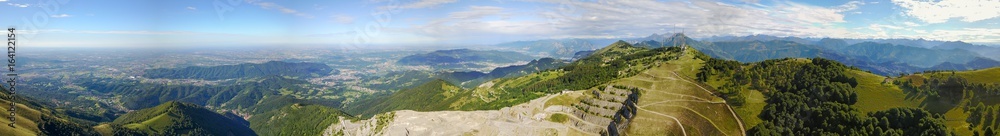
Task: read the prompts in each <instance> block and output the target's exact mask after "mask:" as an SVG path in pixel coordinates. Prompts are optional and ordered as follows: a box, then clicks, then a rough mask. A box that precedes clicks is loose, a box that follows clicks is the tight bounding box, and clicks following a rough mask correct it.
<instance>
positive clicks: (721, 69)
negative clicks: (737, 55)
mask: <svg viewBox="0 0 1000 136" xmlns="http://www.w3.org/2000/svg"><path fill="white" fill-rule="evenodd" d="M741 66H742V64H741V63H740V62H738V61H733V60H723V59H711V58H710V59H708V60H705V65H704V66H702V67H701V68H700V69H698V71H699V72H698V74H697V75H696V76H697V79H698V81H701V82H708V79H709V76H712V75H725V76H729V75H733V74H735V73H736V72H738V71H737V70H743V69H742V68H740V67H741Z"/></svg>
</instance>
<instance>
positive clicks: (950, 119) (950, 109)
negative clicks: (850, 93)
mask: <svg viewBox="0 0 1000 136" xmlns="http://www.w3.org/2000/svg"><path fill="white" fill-rule="evenodd" d="M848 75H849V76H851V77H855V78H857V79H858V83H859V84H858V87H856V88H855V89H856V90H857V93H858V103H857V104H855V107H857V108H858V110H860V111H862V112H865V113H867V112H872V111H880V110H886V109H889V108H893V107H918V108H923V109H927V110H928V111H931V112H933V113H939V114H942V115H944V116H945V119H946V121H947V122H946V125H947V126H948V128H949V129H950V130H952V131H955V133H956V134H959V135H972V132H971V131H969V130H968V127H969V126H970V125H969V124H968V123H966V122H965V120H966V118H968V117H969V114H970V113H966V112H965V111H964V110H962V109H963V108H964V107H963V106H964V105H965V104H966V103H979V102H984V104H987V105H996V104H1000V103H997V102H995V101H989V100H990V99H982V100H972V99H969V98H965V99H963V100H962V101H960V102H959V103H958V104H951V103H942V102H938V101H934V100H927V96H924V95H921V94H918V93H915V92H908V91H903V90H902V89H900V88H899V87H898V86H896V85H893V84H892V83H885V84H883V83H882V82H883V80H884V79H885V77H882V76H878V75H874V74H871V73H866V72H861V71H851V72H849V74H848ZM947 75H951V72H934V73H924V74H915V75H909V76H905V77H902V78H895V79H894V80H906V81H912V82H913V85H915V86H919V85H921V84H923V82H924V79H928V78H932V77H946V76H947ZM955 75H958V76H961V77H964V78H966V79H968V81H970V82H974V83H987V84H992V83H1000V78H998V77H997V76H998V75H1000V68H989V69H981V70H974V71H960V72H955ZM977 129H980V128H977Z"/></svg>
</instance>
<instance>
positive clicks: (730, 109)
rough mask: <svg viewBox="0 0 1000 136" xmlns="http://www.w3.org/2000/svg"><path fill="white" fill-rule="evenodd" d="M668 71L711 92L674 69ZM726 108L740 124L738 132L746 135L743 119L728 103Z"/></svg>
mask: <svg viewBox="0 0 1000 136" xmlns="http://www.w3.org/2000/svg"><path fill="white" fill-rule="evenodd" d="M670 73H673V74H674V76H677V77H679V78H681V79H684V81H685V82H688V83H691V84H694V85H695V86H698V88H701V89H702V90H704V91H705V92H708V93H709V94H711V93H712V92H711V91H708V89H705V88H704V87H701V85H698V84H696V83H694V82H691V81H688V79H687V78H684V77H683V76H681V75H678V74H677V72H676V71H670ZM726 108H727V109H729V113H731V114H733V118H735V119H736V123H739V124H740V133H742V134H743V135H744V136H746V135H747V130H746V128H744V127H743V120H741V119H740V117H739V116H737V115H736V111H734V110H733V107H732V106H729V104H726Z"/></svg>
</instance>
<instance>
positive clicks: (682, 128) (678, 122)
mask: <svg viewBox="0 0 1000 136" xmlns="http://www.w3.org/2000/svg"><path fill="white" fill-rule="evenodd" d="M637 109H639V110H642V111H646V112H649V113H653V114H656V115H660V116H664V117H668V118H671V119H674V121H676V122H677V126H680V127H681V133H683V134H684V136H687V135H688V134H687V130H684V124H681V120H678V119H677V118H676V117H674V116H670V115H666V114H663V113H659V112H655V111H650V110H647V109H645V108H642V107H637Z"/></svg>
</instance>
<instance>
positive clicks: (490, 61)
mask: <svg viewBox="0 0 1000 136" xmlns="http://www.w3.org/2000/svg"><path fill="white" fill-rule="evenodd" d="M532 59H535V58H534V57H532V56H529V55H525V54H521V53H518V52H512V51H497V50H471V49H451V50H437V51H433V52H429V53H423V54H414V55H409V56H406V57H403V58H401V59H399V61H397V62H396V63H397V64H402V65H411V66H419V65H425V66H431V67H432V68H435V69H460V70H463V69H480V68H490V67H491V66H494V65H501V64H513V63H518V62H521V63H523V62H525V61H530V60H532Z"/></svg>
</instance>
